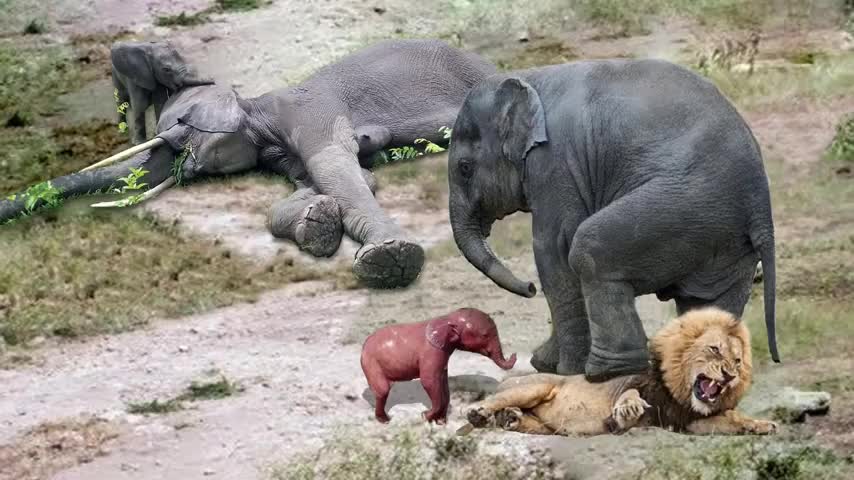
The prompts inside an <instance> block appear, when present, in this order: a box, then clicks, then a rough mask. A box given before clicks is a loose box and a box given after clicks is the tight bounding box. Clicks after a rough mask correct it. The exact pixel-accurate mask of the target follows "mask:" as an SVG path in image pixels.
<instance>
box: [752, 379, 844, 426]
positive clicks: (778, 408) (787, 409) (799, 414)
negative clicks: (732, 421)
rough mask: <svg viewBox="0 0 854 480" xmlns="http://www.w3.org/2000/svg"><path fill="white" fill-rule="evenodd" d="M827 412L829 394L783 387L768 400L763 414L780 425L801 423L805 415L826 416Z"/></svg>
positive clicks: (828, 409) (828, 408)
mask: <svg viewBox="0 0 854 480" xmlns="http://www.w3.org/2000/svg"><path fill="white" fill-rule="evenodd" d="M828 411H830V394H829V393H827V392H802V391H800V390H796V389H794V388H792V387H785V388H783V390H781V391H779V392H776V394H775V395H774V396H773V397H771V398H770V399H769V404H767V405H766V406H765V409H764V411H763V413H764V414H766V415H769V416H771V417H772V418H773V419H774V420H777V421H779V422H782V423H801V422H803V421H804V420H806V417H807V415H826V414H827V412H828Z"/></svg>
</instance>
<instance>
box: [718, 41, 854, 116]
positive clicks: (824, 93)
mask: <svg viewBox="0 0 854 480" xmlns="http://www.w3.org/2000/svg"><path fill="white" fill-rule="evenodd" d="M709 78H710V79H711V80H712V81H713V82H714V83H715V85H717V87H718V88H719V89H721V91H722V92H723V93H724V95H726V96H727V97H728V98H729V99H731V100H732V101H733V102H734V103H735V104H736V105H737V106H738V107H740V108H743V109H756V108H759V107H763V106H768V105H780V104H789V103H791V102H794V101H797V100H798V99H831V98H834V97H838V96H841V95H846V94H850V92H851V85H852V84H854V53H844V54H839V55H835V56H827V57H825V58H816V59H814V63H813V64H811V65H809V66H801V67H798V68H794V67H793V68H789V69H770V68H760V69H757V70H756V71H755V72H754V73H753V75H749V76H748V75H745V74H744V73H739V72H730V71H725V70H722V69H716V70H713V71H711V72H710V74H709Z"/></svg>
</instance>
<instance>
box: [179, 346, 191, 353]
mask: <svg viewBox="0 0 854 480" xmlns="http://www.w3.org/2000/svg"><path fill="white" fill-rule="evenodd" d="M178 351H179V352H181V353H187V352H189V351H190V347H188V346H186V345H178Z"/></svg>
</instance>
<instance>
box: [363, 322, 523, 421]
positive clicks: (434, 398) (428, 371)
mask: <svg viewBox="0 0 854 480" xmlns="http://www.w3.org/2000/svg"><path fill="white" fill-rule="evenodd" d="M456 349H460V350H465V351H468V352H475V353H479V354H481V355H484V356H486V357H489V358H490V359H491V360H492V361H493V362H495V364H496V365H498V366H499V367H501V368H503V369H505V370H509V369H511V368H513V365H514V364H515V363H516V354H515V353H514V354H513V355H511V356H510V358H509V359H505V358H504V354H503V352H502V351H501V341H500V340H499V338H498V329H497V328H496V326H495V322H494V321H493V320H492V318H490V317H489V315H487V314H486V313H484V312H482V311H480V310H477V309H475V308H461V309H459V310H456V311H453V312H451V313H449V314H447V315H444V316H442V317H438V318H434V319H432V320H427V321H425V322H417V323H406V324H400V325H390V326H387V327H383V328H381V329H379V330H377V331H376V332H374V333H373V334H372V335H371V336H370V337H368V339H367V340H365V344H364V346H363V347H362V371H364V372H365V377H366V378H367V380H368V385H369V386H370V388H371V390H372V391H373V392H374V396H375V397H376V412H375V415H376V418H377V420H379V421H380V422H382V423H386V422H388V421H389V417H388V415H387V414H386V412H385V404H386V400H387V398H388V394H389V391H390V390H391V383H392V382H398V381H405V380H412V379H414V378H420V379H421V385H423V386H424V390H425V391H426V392H427V395H428V396H429V397H430V403H431V407H430V410H427V411H425V412H424V413H423V417H424V419H425V420H427V421H428V422H436V423H439V424H444V423H445V421H446V420H447V416H448V405H449V404H450V391H449V389H448V359H450V357H451V354H453V353H454V350H456Z"/></svg>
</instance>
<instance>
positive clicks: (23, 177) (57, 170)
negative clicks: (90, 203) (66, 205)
mask: <svg viewBox="0 0 854 480" xmlns="http://www.w3.org/2000/svg"><path fill="white" fill-rule="evenodd" d="M126 146H127V137H126V136H124V135H122V134H120V133H119V131H118V130H117V129H116V127H115V125H113V124H112V123H110V122H107V121H104V120H92V121H88V122H85V123H81V124H78V125H71V126H66V127H60V128H56V129H54V130H45V129H40V128H36V127H31V128H17V129H0V194H2V195H4V196H5V194H9V193H13V192H18V191H21V190H23V189H25V188H26V187H27V186H29V185H33V184H35V183H38V182H41V181H44V180H46V179H50V178H56V177H58V176H62V175H66V174H68V173H71V172H74V171H77V170H79V169H81V168H83V167H85V166H87V165H90V164H91V163H92V162H93V161H95V160H98V159H101V158H106V157H108V156H109V155H111V154H113V153H114V152H116V151H118V150H121V149H122V148H124V147H126Z"/></svg>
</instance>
